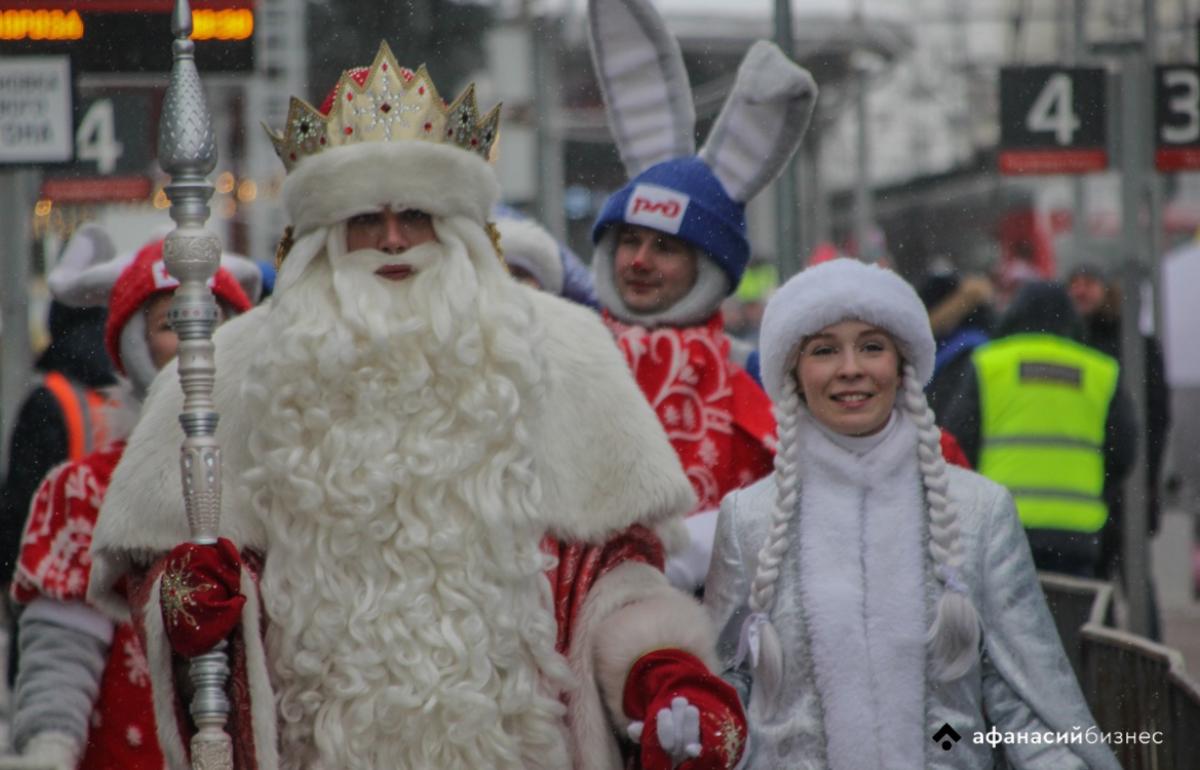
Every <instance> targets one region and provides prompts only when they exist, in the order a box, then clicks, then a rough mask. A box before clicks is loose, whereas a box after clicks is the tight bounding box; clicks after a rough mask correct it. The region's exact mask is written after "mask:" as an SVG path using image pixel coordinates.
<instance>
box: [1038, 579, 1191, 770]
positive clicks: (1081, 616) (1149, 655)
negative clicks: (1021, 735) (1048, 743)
mask: <svg viewBox="0 0 1200 770" xmlns="http://www.w3.org/2000/svg"><path fill="white" fill-rule="evenodd" d="M1039 579H1040V581H1041V583H1042V589H1043V591H1044V592H1045V594H1046V602H1047V604H1049V605H1050V611H1051V613H1052V614H1053V615H1054V620H1055V623H1056V625H1057V626H1058V632H1059V636H1060V637H1061V638H1062V642H1063V648H1064V649H1065V650H1066V652H1067V657H1068V658H1069V659H1070V660H1071V665H1072V666H1073V667H1074V668H1075V673H1076V675H1077V676H1078V677H1079V682H1080V686H1081V688H1082V690H1083V694H1084V696H1085V697H1086V698H1087V701H1088V705H1089V706H1090V707H1091V710H1092V714H1093V716H1095V718H1096V724H1097V726H1098V727H1099V728H1100V731H1101V733H1107V734H1110V735H1112V736H1116V735H1120V736H1122V739H1121V740H1114V741H1112V742H1111V747H1112V749H1113V751H1114V752H1115V753H1116V755H1117V758H1118V759H1119V760H1120V762H1121V766H1122V767H1123V768H1124V770H1195V769H1196V768H1200V687H1197V685H1196V683H1195V682H1193V681H1192V680H1191V679H1190V678H1189V677H1188V675H1187V672H1186V669H1185V666H1184V661H1183V655H1182V654H1180V653H1179V651H1177V650H1174V649H1172V648H1170V647H1166V646H1164V645H1161V644H1157V643H1155V642H1151V641H1150V640H1148V639H1145V638H1143V637H1141V636H1137V635H1136V634H1131V633H1129V632H1127V631H1120V630H1118V629H1115V628H1112V627H1111V620H1112V615H1113V589H1112V586H1111V585H1110V584H1108V583H1102V582H1100V581H1095V580H1083V579H1080V578H1073V577H1068V576H1065V575H1055V574H1050V573H1041V574H1039ZM1132 736H1138V737H1139V738H1138V739H1133V740H1131V739H1130V738H1132ZM1144 736H1155V737H1156V738H1157V740H1146V739H1145V737H1144Z"/></svg>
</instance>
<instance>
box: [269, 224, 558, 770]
mask: <svg viewBox="0 0 1200 770" xmlns="http://www.w3.org/2000/svg"><path fill="white" fill-rule="evenodd" d="M435 224H436V226H437V232H438V235H439V239H440V241H441V243H431V244H427V245H424V246H420V247H417V248H416V249H414V250H410V251H409V252H406V253H405V254H404V255H403V261H406V262H409V263H410V264H414V265H417V266H418V267H419V268H420V269H419V271H418V272H417V274H416V275H415V276H413V277H411V278H409V279H407V280H405V281H401V282H399V283H392V282H387V281H384V280H382V279H380V278H379V277H377V276H375V275H373V271H374V270H375V268H376V267H377V266H378V265H380V264H383V263H385V262H395V261H398V260H397V258H395V257H388V256H387V255H383V254H380V253H378V252H373V251H359V252H354V253H351V254H338V253H337V252H338V251H339V250H338V249H337V247H336V244H337V243H339V242H344V241H341V240H340V239H341V238H342V237H343V236H342V233H341V232H339V231H338V229H337V228H335V229H334V231H333V232H332V233H331V235H330V237H329V244H330V245H333V247H334V248H332V249H331V248H329V246H327V252H329V253H331V254H334V255H335V256H333V257H332V258H328V257H324V256H322V257H318V258H317V259H316V260H315V261H314V262H313V263H312V264H311V265H310V266H309V267H308V268H307V269H306V272H305V273H304V274H303V275H302V276H301V278H300V280H299V281H298V282H297V283H296V285H294V286H293V287H291V288H290V289H289V290H288V291H287V292H286V293H285V295H284V296H280V297H278V298H277V299H276V300H275V307H274V308H273V309H272V311H271V315H270V317H269V323H271V325H272V326H273V327H274V328H273V331H274V334H273V335H272V339H274V340H275V342H274V344H273V345H272V346H271V347H270V349H267V350H264V351H262V357H261V359H260V360H259V361H258V362H257V365H256V367H255V368H254V369H253V370H252V372H251V373H250V376H249V377H248V381H247V384H246V386H245V394H246V397H247V398H248V399H250V403H251V404H252V406H253V407H254V413H255V414H258V415H259V416H260V419H259V421H258V425H257V426H255V428H254V430H253V432H252V434H251V439H250V450H251V454H252V456H253V458H254V461H255V466H254V467H253V468H252V469H251V470H250V471H249V472H248V473H247V474H245V481H246V482H247V483H246V488H247V489H248V490H250V494H251V500H252V507H253V509H254V510H255V512H256V515H257V517H258V518H259V519H260V520H261V523H262V525H263V527H264V529H265V532H266V535H267V543H268V551H267V560H266V564H265V567H264V571H263V576H262V591H263V598H264V603H265V606H266V611H267V615H268V617H269V620H270V625H269V630H268V632H267V640H266V641H267V651H268V655H269V657H270V659H271V661H270V662H271V668H272V678H273V685H274V687H275V690H276V694H277V697H276V702H277V707H278V716H279V724H280V756H281V764H282V766H283V767H284V768H306V769H316V768H320V769H321V770H343V769H344V768H363V769H364V770H368V769H370V770H375V769H376V768H412V769H413V770H425V769H426V768H473V769H474V768H510V767H511V768H563V767H567V766H568V765H569V760H568V752H567V746H566V738H565V730H564V720H563V716H564V707H563V706H562V703H561V702H560V700H559V697H558V696H559V694H560V693H561V692H562V691H563V690H564V688H565V687H567V686H568V683H569V679H570V675H569V672H568V670H567V668H566V664H565V662H564V661H563V659H562V657H561V656H559V655H558V654H557V653H556V652H555V650H554V641H555V638H556V627H555V623H554V616H553V612H552V610H551V600H550V588H549V583H548V581H547V580H546V579H545V577H544V576H543V570H544V569H545V567H546V566H547V558H546V557H545V556H544V555H543V554H542V553H541V551H540V550H539V547H538V541H539V537H540V534H541V532H540V529H539V526H538V525H537V520H538V519H539V517H538V516H537V515H536V506H537V504H538V500H539V499H540V488H539V485H538V479H537V477H536V476H535V475H534V470H533V467H532V459H531V451H530V448H529V438H528V433H527V431H526V420H527V415H528V412H529V410H530V409H531V408H532V407H533V405H535V404H536V403H537V402H538V399H539V395H540V392H541V384H540V377H541V372H542V371H543V369H542V367H541V366H540V361H539V354H538V350H539V347H538V329H537V324H536V322H535V321H534V319H533V317H532V312H531V310H530V307H529V305H528V303H527V301H526V300H524V299H522V298H521V296H520V293H519V292H520V291H521V290H520V289H516V287H515V283H514V282H512V281H511V279H510V278H509V277H508V276H506V275H505V274H504V273H503V272H501V271H502V269H503V268H502V266H500V265H499V263H498V262H497V261H496V260H495V256H494V254H491V253H490V249H489V250H488V254H487V255H486V256H485V257H483V258H482V259H480V260H478V261H479V262H481V263H483V264H479V265H478V266H475V265H473V264H472V261H471V259H470V257H469V256H468V248H473V249H478V248H480V246H482V245H484V244H486V240H483V241H480V240H479V238H484V236H483V234H482V231H481V230H480V229H479V228H478V227H477V226H475V225H472V224H470V223H467V222H465V221H464V220H438V221H437V222H436V223H435ZM468 228H474V231H470V230H468ZM476 235H477V236H478V237H476ZM472 238H474V239H475V240H472ZM468 244H470V246H468ZM475 253H480V252H479V251H475ZM485 260H491V262H494V263H495V264H488V263H486V262H485Z"/></svg>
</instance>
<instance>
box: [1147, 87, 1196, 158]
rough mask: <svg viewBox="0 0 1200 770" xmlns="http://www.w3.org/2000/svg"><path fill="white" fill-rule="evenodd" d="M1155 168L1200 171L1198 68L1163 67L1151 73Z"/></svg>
mask: <svg viewBox="0 0 1200 770" xmlns="http://www.w3.org/2000/svg"><path fill="white" fill-rule="evenodd" d="M1154 118H1155V120H1154V127H1155V133H1154V137H1155V142H1154V145H1155V146H1154V165H1155V167H1156V168H1157V169H1158V170H1159V171H1195V170H1197V169H1200V67H1197V66H1195V65H1191V64H1172V65H1163V66H1159V67H1156V68H1155V72H1154Z"/></svg>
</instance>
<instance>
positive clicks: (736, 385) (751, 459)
mask: <svg viewBox="0 0 1200 770" xmlns="http://www.w3.org/2000/svg"><path fill="white" fill-rule="evenodd" d="M604 322H605V323H606V324H607V325H608V327H609V329H610V330H611V331H612V333H613V335H614V336H615V337H616V339H617V345H618V346H619V347H620V348H621V352H622V353H624V354H625V359H626V361H628V362H629V368H630V369H631V370H632V371H633V376H634V378H635V379H636V380H637V382H638V386H639V387H640V388H641V389H642V393H643V394H645V396H646V399H647V400H648V401H649V402H650V406H651V407H652V408H653V409H654V412H655V413H656V414H657V415H658V419H659V421H660V422H661V423H662V426H663V428H664V429H665V430H666V432H667V438H668V439H670V441H671V445H672V446H673V447H674V448H675V452H676V454H678V455H679V460H680V462H681V463H682V464H683V469H684V471H685V472H686V473H687V476H688V480H689V481H691V483H692V488H693V489H695V491H696V497H697V498H699V501H700V502H699V505H698V507H697V508H696V510H697V511H702V510H706V509H710V508H714V507H716V506H717V505H718V504H719V503H720V502H721V498H722V497H724V496H725V494H726V493H727V492H730V491H732V490H734V489H738V488H740V487H743V486H745V485H747V484H749V483H751V482H753V481H756V480H758V479H759V478H762V477H763V476H765V475H766V474H768V473H770V472H771V469H772V466H773V462H774V459H773V458H774V453H775V419H774V417H773V415H772V413H771V402H770V400H769V399H768V398H767V395H766V394H765V393H764V392H763V390H762V388H760V387H759V386H758V384H757V383H756V382H754V380H753V379H752V378H751V377H750V375H748V374H746V372H745V371H743V370H742V369H741V367H739V366H737V365H736V364H734V363H732V362H731V361H730V360H729V339H728V338H727V337H726V336H725V332H724V328H725V322H724V319H723V318H722V316H721V314H720V313H716V314H714V315H713V316H712V318H710V319H709V320H708V322H707V323H705V324H704V325H702V326H687V327H670V326H664V327H660V328H657V329H647V328H645V327H642V326H631V325H628V324H624V323H622V322H620V321H618V320H616V319H615V318H613V317H612V316H611V315H609V314H608V313H607V312H606V313H605V314H604Z"/></svg>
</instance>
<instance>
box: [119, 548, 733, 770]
mask: <svg viewBox="0 0 1200 770" xmlns="http://www.w3.org/2000/svg"><path fill="white" fill-rule="evenodd" d="M542 547H543V549H544V550H545V551H546V552H547V553H550V554H551V555H553V556H555V557H556V559H557V564H556V565H555V567H554V568H553V569H552V570H550V571H549V572H547V574H546V578H547V579H548V580H549V581H550V585H551V591H552V595H553V606H554V613H555V620H556V621H557V624H558V642H557V649H558V651H559V652H560V653H561V654H562V655H564V656H565V657H566V658H567V660H568V662H569V664H570V667H571V669H572V671H573V673H574V674H575V675H576V679H577V681H578V682H579V686H578V687H577V688H575V689H574V690H573V691H572V692H569V693H565V694H564V696H565V698H564V699H565V700H566V703H567V708H568V714H567V722H568V725H567V728H568V733H569V736H570V745H571V751H572V757H573V768H574V770H619V769H620V768H626V767H631V768H633V767H639V764H638V761H637V753H636V747H634V746H633V745H632V744H630V743H629V742H628V741H625V740H618V738H617V736H624V735H625V734H626V728H627V727H628V725H629V723H630V721H631V718H630V716H629V715H627V714H626V713H625V711H626V709H625V708H624V706H623V702H622V701H623V699H626V700H627V699H629V698H630V696H631V693H630V684H631V683H630V682H629V681H628V680H627V677H628V676H629V674H630V671H631V669H633V668H634V664H635V663H637V662H638V660H639V659H640V658H641V657H642V656H643V655H645V654H646V653H649V652H652V651H655V650H664V649H665V650H674V651H677V652H682V653H687V654H690V655H694V656H695V657H696V658H698V659H699V660H700V661H701V662H703V663H704V664H705V665H707V667H708V669H709V671H713V670H715V668H716V666H717V661H716V657H715V654H714V640H713V634H712V631H711V625H710V623H709V621H708V618H707V616H706V615H705V613H704V610H703V608H702V607H701V606H700V605H699V604H698V603H697V602H696V601H695V600H693V599H692V598H691V597H689V596H686V595H685V594H682V593H680V592H678V591H676V590H675V589H673V588H671V587H670V586H669V585H667V583H666V581H665V579H664V578H663V575H662V565H663V547H662V543H661V542H660V541H659V539H658V537H657V536H656V535H655V534H654V533H653V532H651V531H650V530H648V529H646V528H645V527H642V526H636V525H635V526H633V527H631V528H629V529H628V530H626V531H624V532H622V533H621V534H619V535H618V536H616V537H614V538H612V539H611V540H609V541H608V542H607V543H605V544H604V545H598V546H596V545H586V544H581V543H571V544H568V543H563V542H561V541H559V540H555V539H553V538H550V537H547V538H546V539H545V540H544V541H543V543H542ZM167 561H168V559H166V558H164V559H160V560H159V561H158V562H157V563H156V564H155V565H154V567H152V568H151V570H150V571H149V572H148V573H147V574H146V575H145V576H144V577H143V579H142V580H141V581H139V582H138V586H137V588H135V590H134V591H133V592H132V596H131V598H130V603H131V605H132V607H133V613H134V619H135V623H136V624H137V626H138V629H139V631H140V632H141V633H142V634H143V636H144V638H145V644H146V647H147V654H148V657H149V659H150V667H151V669H152V670H158V671H160V672H162V673H163V674H166V672H167V671H169V670H170V669H171V667H173V666H174V665H176V664H177V663H178V662H179V661H178V660H174V659H173V657H172V653H171V650H170V646H169V643H168V641H167V639H166V633H165V631H164V628H163V621H162V615H161V613H160V611H159V609H158V606H159V599H158V597H159V594H160V587H161V583H162V575H163V572H164V569H165V567H166V562H167ZM261 561H262V560H261V557H259V556H258V555H257V554H255V553H254V552H249V551H244V552H243V562H244V566H245V568H244V570H243V575H242V579H241V584H242V592H243V594H245V595H246V596H247V599H248V601H247V603H246V605H245V608H244V610H243V615H242V624H241V626H240V627H239V628H238V630H237V631H236V632H235V634H234V638H233V639H232V644H231V645H230V649H229V653H230V668H231V670H232V681H231V684H230V694H231V700H232V712H231V715H230V719H229V722H228V724H227V730H228V731H229V732H230V734H231V737H232V738H233V743H234V768H235V769H236V770H273V768H275V767H276V766H277V765H278V756H277V753H276V748H275V746H274V745H273V742H274V734H275V730H274V725H273V724H270V722H273V721H274V698H273V695H272V693H271V691H270V686H269V684H267V677H266V671H265V670H263V666H264V664H265V651H264V649H263V643H262V640H263V634H264V633H265V617H264V616H262V614H261V609H260V608H261V598H260V597H259V595H258V572H259V570H260V565H261ZM171 681H172V677H171V676H169V675H166V676H163V675H160V676H157V677H155V684H156V687H157V686H158V685H159V684H160V683H163V682H171ZM633 684H634V686H635V687H636V683H633ZM637 694H638V695H640V696H642V698H641V699H642V700H649V699H650V698H651V697H653V696H654V695H655V694H656V693H637ZM155 702H156V709H157V714H158V719H159V735H160V738H161V740H162V742H163V746H164V750H165V753H166V754H167V756H168V757H169V758H171V759H172V761H175V762H178V761H186V760H184V758H185V757H186V756H187V751H188V749H187V743H188V734H189V733H188V730H189V727H188V719H187V717H186V714H187V704H186V703H184V702H183V701H182V700H181V699H180V696H179V694H178V693H177V692H175V691H174V689H173V688H170V689H166V688H163V689H157V690H156V691H155ZM264 702H265V703H266V704H267V706H266V708H265V709H264V708H262V706H261V705H255V704H256V703H259V704H261V703H264ZM739 716H740V715H739ZM649 718H652V717H649ZM168 725H170V727H169V726H168ZM740 730H741V733H742V734H743V735H744V732H745V726H744V723H743V724H742V725H741V727H740ZM739 745H740V744H739ZM729 767H732V763H730V765H729Z"/></svg>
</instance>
